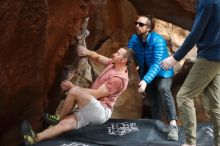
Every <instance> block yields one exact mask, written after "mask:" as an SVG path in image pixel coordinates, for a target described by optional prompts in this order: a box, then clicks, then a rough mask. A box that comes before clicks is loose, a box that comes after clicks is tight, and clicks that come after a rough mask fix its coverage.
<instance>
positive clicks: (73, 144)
mask: <svg viewBox="0 0 220 146" xmlns="http://www.w3.org/2000/svg"><path fill="white" fill-rule="evenodd" d="M60 146H89V145H87V144H82V143H77V142H73V143H70V144H62V145H60Z"/></svg>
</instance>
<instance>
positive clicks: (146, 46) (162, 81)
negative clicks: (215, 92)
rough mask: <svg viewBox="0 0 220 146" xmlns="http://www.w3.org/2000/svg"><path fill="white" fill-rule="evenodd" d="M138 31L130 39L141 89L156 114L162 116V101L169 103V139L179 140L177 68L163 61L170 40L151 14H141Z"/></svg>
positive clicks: (155, 115) (154, 114) (163, 103)
mask: <svg viewBox="0 0 220 146" xmlns="http://www.w3.org/2000/svg"><path fill="white" fill-rule="evenodd" d="M135 26H136V33H135V34H133V35H132V36H131V38H130V40H129V42H128V47H129V48H131V49H132V50H133V52H134V55H135V59H136V62H137V65H138V67H139V69H138V71H139V75H140V79H141V82H140V83H139V86H140V87H139V89H138V92H140V93H142V92H145V89H146V87H147V90H146V92H147V94H148V95H149V102H150V108H151V112H152V118H153V119H156V120H161V109H162V105H165V109H166V115H167V118H168V120H169V123H170V126H169V133H168V140H178V127H177V124H176V119H177V116H176V108H175V103H174V99H173V96H172V93H171V90H170V87H171V83H172V77H173V75H174V71H173V68H171V69H169V70H164V69H162V68H161V67H160V62H161V61H162V60H163V59H165V58H166V57H168V56H169V53H168V49H167V43H166V41H165V39H164V38H163V37H162V36H160V35H159V34H158V33H156V32H154V31H153V29H154V21H153V17H151V16H140V17H139V18H138V19H137V21H136V22H135Z"/></svg>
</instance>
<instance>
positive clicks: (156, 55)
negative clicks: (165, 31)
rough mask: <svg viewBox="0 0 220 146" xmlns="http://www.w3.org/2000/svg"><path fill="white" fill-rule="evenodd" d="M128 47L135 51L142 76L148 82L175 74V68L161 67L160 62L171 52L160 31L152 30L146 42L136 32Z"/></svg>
mask: <svg viewBox="0 0 220 146" xmlns="http://www.w3.org/2000/svg"><path fill="white" fill-rule="evenodd" d="M128 47H129V48H131V49H132V50H133V51H134V53H135V59H136V62H137V65H138V66H139V75H140V78H141V80H144V81H146V83H147V84H149V83H150V82H151V81H152V80H153V79H154V78H155V77H163V78H169V77H172V76H173V75H174V70H173V68H171V69H169V70H164V69H162V68H161V67H160V62H161V61H162V60H163V59H165V58H167V57H168V56H169V53H168V49H167V43H166V41H165V39H164V38H163V37H162V36H160V35H159V34H158V33H156V32H150V33H149V34H148V36H147V38H146V43H145V44H144V43H143V42H142V41H141V39H140V38H139V37H138V36H137V35H136V34H133V35H132V37H131V38H130V40H129V42H128ZM146 68H147V69H146Z"/></svg>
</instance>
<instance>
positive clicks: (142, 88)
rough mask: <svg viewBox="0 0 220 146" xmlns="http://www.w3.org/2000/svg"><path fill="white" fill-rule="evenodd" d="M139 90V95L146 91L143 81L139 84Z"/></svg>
mask: <svg viewBox="0 0 220 146" xmlns="http://www.w3.org/2000/svg"><path fill="white" fill-rule="evenodd" d="M139 86H140V87H139V88H138V92H139V93H143V92H144V91H145V89H146V87H147V83H146V82H145V81H144V80H142V81H141V82H140V83H139Z"/></svg>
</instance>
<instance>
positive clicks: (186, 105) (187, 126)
mask: <svg viewBox="0 0 220 146" xmlns="http://www.w3.org/2000/svg"><path fill="white" fill-rule="evenodd" d="M197 2H198V3H197V9H196V17H195V21H194V24H193V27H192V30H191V32H190V34H189V35H188V36H187V38H186V39H185V41H184V43H183V44H182V46H181V47H180V48H179V49H178V50H177V52H175V54H174V55H173V56H171V57H169V58H167V59H165V60H164V61H163V62H162V63H161V66H162V67H163V68H164V69H169V68H170V67H172V66H173V65H175V64H176V62H177V61H180V60H181V59H182V58H183V57H184V56H185V55H186V54H187V53H188V52H189V51H190V50H191V49H192V47H193V46H194V45H195V44H196V45H197V48H198V52H197V60H196V62H195V64H194V65H193V67H192V69H191V70H190V72H189V74H188V76H187V78H186V79H185V82H184V83H183V85H182V87H181V89H180V91H179V92H178V94H177V105H178V108H179V111H180V117H181V118H182V120H183V127H184V130H185V139H186V141H185V144H183V145H182V146H195V145H196V113H195V107H194V99H195V98H196V97H197V96H198V95H199V94H201V93H202V94H203V95H204V96H203V104H204V107H205V109H206V110H207V112H208V113H209V115H210V117H211V121H212V122H213V131H214V145H215V146H220V0H199V1H197Z"/></svg>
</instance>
